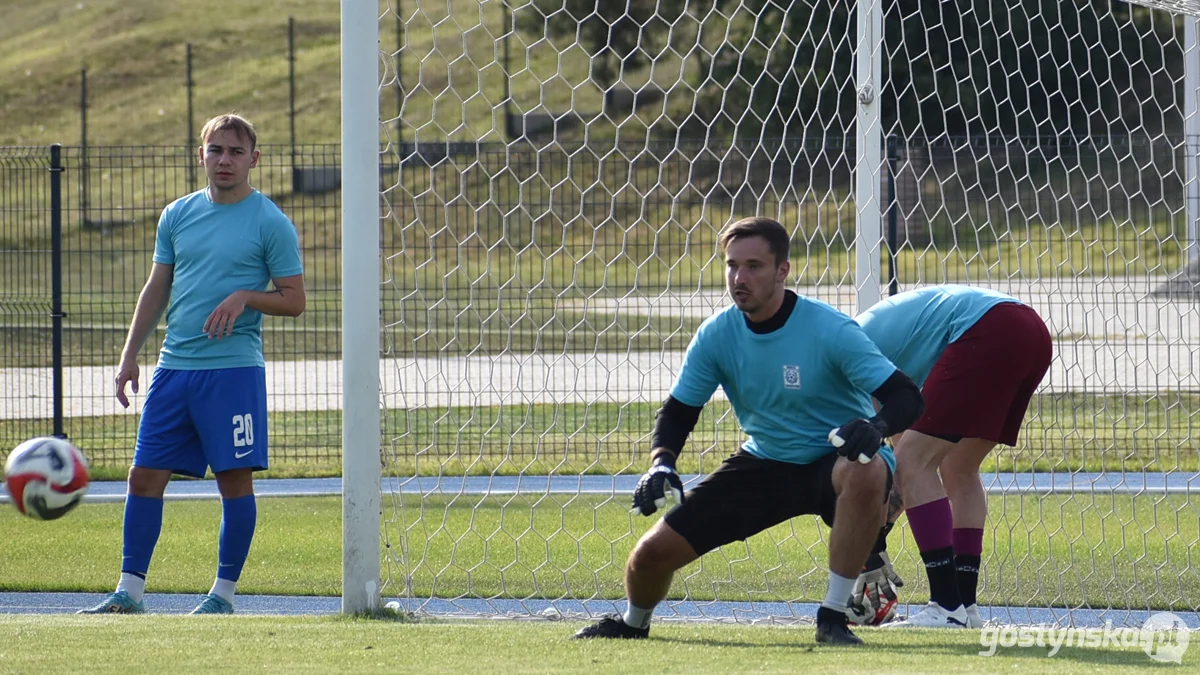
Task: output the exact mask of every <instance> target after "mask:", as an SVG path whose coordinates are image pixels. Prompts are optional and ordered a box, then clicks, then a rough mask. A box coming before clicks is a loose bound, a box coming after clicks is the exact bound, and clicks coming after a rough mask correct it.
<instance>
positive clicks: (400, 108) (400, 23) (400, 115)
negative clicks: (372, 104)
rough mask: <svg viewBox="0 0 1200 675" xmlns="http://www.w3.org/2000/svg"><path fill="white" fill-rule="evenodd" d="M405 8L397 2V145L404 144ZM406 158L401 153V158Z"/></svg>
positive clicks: (398, 0) (399, 1) (397, 0)
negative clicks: (403, 59) (403, 57)
mask: <svg viewBox="0 0 1200 675" xmlns="http://www.w3.org/2000/svg"><path fill="white" fill-rule="evenodd" d="M404 39H405V36H404V8H403V6H402V5H401V0H396V145H397V146H400V145H401V144H402V143H404V65H403V61H402V55H403V54H404ZM403 156H404V153H403V151H401V157H403Z"/></svg>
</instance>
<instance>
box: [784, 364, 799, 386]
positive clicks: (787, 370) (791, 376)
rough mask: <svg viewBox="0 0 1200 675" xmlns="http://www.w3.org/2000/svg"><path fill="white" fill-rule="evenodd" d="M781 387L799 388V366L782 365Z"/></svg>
mask: <svg viewBox="0 0 1200 675" xmlns="http://www.w3.org/2000/svg"><path fill="white" fill-rule="evenodd" d="M783 387H784V389H799V388H800V366H784V367H783Z"/></svg>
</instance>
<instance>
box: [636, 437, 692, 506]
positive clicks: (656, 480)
mask: <svg viewBox="0 0 1200 675" xmlns="http://www.w3.org/2000/svg"><path fill="white" fill-rule="evenodd" d="M668 493H669V494H670V495H671V497H672V498H673V499H674V500H675V503H676V504H682V503H683V481H681V480H680V479H679V474H677V473H675V457H674V455H672V454H671V453H669V452H665V453H661V454H659V455H658V456H657V457H655V458H654V462H653V464H651V466H650V470H649V471H647V472H646V473H645V474H643V475H642V478H641V480H639V481H638V484H637V487H636V488H634V490H633V509H632V510H631V511H630V512H631V513H633V514H641V515H643V516H648V515H650V514H652V513H654V512H655V511H657V510H659V509H661V508H665V507H666V505H667V494H668Z"/></svg>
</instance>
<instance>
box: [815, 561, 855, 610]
mask: <svg viewBox="0 0 1200 675" xmlns="http://www.w3.org/2000/svg"><path fill="white" fill-rule="evenodd" d="M855 581H858V580H857V579H847V578H846V577H843V576H841V575H840V574H837V573H836V572H834V571H833V570H830V571H829V590H827V591H825V601H824V602H822V603H821V606H822V607H828V608H829V609H835V610H837V611H839V612H844V611H846V605H847V604H849V602H850V596H851V595H852V594H853V593H854V582H855Z"/></svg>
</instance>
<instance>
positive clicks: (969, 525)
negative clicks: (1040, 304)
mask: <svg viewBox="0 0 1200 675" xmlns="http://www.w3.org/2000/svg"><path fill="white" fill-rule="evenodd" d="M856 321H857V322H858V323H859V324H860V325H861V326H862V328H863V332H864V333H866V334H867V336H868V337H870V338H871V341H872V342H874V343H875V344H876V345H877V346H878V347H879V351H881V352H882V353H883V355H884V356H886V357H887V358H889V359H891V361H892V362H893V363H895V364H896V365H897V366H898V367H899V368H900V369H901V370H903V371H904V372H905V373H906V374H907V375H909V376H910V377H912V379H913V380H914V381H915V382H916V383H917V385H918V386H920V387H921V388H922V389H921V391H922V394H923V396H924V398H925V412H924V414H923V415H922V416H921V418H920V419H918V420H917V421H916V422H914V423H913V425H912V427H911V428H910V429H909V430H908V431H906V432H904V434H903V435H901V436H900V437H899V438H897V439H893V440H894V442H895V448H896V463H897V470H896V486H897V488H898V493H899V495H898V497H899V499H896V497H897V495H895V494H893V499H892V500H891V501H892V504H891V508H890V510H889V513H888V524H887V525H885V527H884V529H883V530H882V532H881V533H880V536H879V538H878V541H877V542H876V546H875V548H874V550H873V551H872V553H871V555H870V556H869V558H868V562H867V565H866V569H865V570H864V572H863V573H862V574H861V575H860V577H859V580H858V583H857V584H856V586H855V598H854V602H853V603H852V607H851V611H850V614H851V616H852V617H853V618H854V621H855V622H856V623H867V624H877V623H883V622H886V621H887V620H888V619H890V618H891V615H892V614H894V609H893V608H892V607H891V606H890V605H892V604H894V602H895V590H894V588H893V585H894V584H895V582H896V580H897V579H898V576H896V575H895V573H894V571H893V570H891V564H890V561H888V560H887V557H886V547H887V535H888V531H889V530H890V529H891V523H892V522H894V521H895V519H896V518H897V517H898V516H899V513H900V510H901V509H904V510H906V511H905V512H906V513H907V515H908V525H909V528H910V529H911V530H912V534H913V539H914V540H916V543H917V549H918V550H919V551H920V553H921V559H922V560H923V561H924V563H925V573H926V576H927V577H928V578H929V599H930V602H929V604H928V605H927V606H926V607H924V608H923V609H921V610H920V611H918V612H916V613H914V614H913V615H912V616H910V617H908V619H907V620H905V621H902V622H897V623H890V624H888V625H889V626H896V627H900V626H917V627H923V628H956V627H963V626H966V627H968V628H979V627H981V626H982V625H983V620H982V617H981V615H980V613H979V607H978V604H977V602H976V595H977V593H976V591H977V586H978V583H979V566H980V559H981V555H982V551H983V525H984V522H985V520H986V518H987V495H986V493H985V492H984V490H983V485H982V484H981V483H980V481H979V467H980V465H981V464H982V463H983V460H984V458H986V457H987V455H988V453H989V452H991V451H992V448H994V447H995V446H996V444H998V443H1003V444H1005V445H1010V446H1015V445H1016V444H1017V436H1018V434H1019V432H1020V430H1021V424H1022V422H1023V421H1024V419H1025V411H1026V409H1027V408H1028V407H1029V401H1030V399H1031V398H1032V397H1033V394H1034V392H1035V391H1036V390H1037V387H1038V385H1039V384H1040V383H1041V381H1042V378H1043V377H1045V375H1046V371H1047V370H1049V368H1050V361H1051V359H1052V357H1053V342H1052V340H1051V338H1050V331H1049V330H1048V329H1047V328H1046V324H1045V322H1044V321H1042V318H1041V317H1039V316H1038V314H1037V312H1035V311H1034V310H1033V308H1031V307H1029V306H1028V305H1026V304H1025V303H1022V302H1020V301H1019V300H1017V299H1016V298H1013V297H1011V296H1008V295H1005V294H1004V293H1000V292H998V291H993V290H991V289H987V288H976V287H971V286H959V285H953V284H947V285H943V286H927V287H924V288H919V289H915V290H911V291H906V292H904V293H899V294H897V295H894V296H892V297H890V298H886V299H884V300H882V301H881V302H879V303H878V304H876V305H875V306H873V307H871V308H869V309H867V310H866V311H863V312H862V313H860V314H859V315H858V317H857V318H856Z"/></svg>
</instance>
